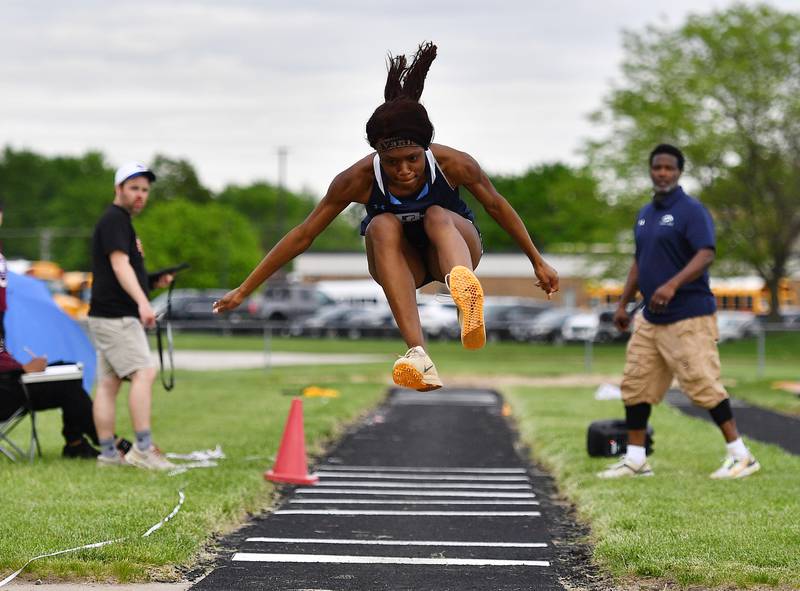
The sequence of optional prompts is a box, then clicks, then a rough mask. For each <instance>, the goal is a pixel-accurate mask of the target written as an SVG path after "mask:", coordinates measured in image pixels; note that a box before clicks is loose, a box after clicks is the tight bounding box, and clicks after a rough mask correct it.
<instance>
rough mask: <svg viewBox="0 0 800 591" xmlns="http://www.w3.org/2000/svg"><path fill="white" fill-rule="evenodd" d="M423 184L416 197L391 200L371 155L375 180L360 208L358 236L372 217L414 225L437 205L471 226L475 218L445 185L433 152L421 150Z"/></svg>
mask: <svg viewBox="0 0 800 591" xmlns="http://www.w3.org/2000/svg"><path fill="white" fill-rule="evenodd" d="M425 160H426V161H425V178H426V180H425V184H424V185H423V186H422V189H420V191H419V192H418V193H417V194H416V195H409V196H406V197H395V196H394V195H392V194H391V193H390V192H389V188H388V187H389V183H388V180H387V179H386V175H385V173H384V172H383V169H382V168H381V161H380V157H379V156H378V155H377V154H375V157H374V158H373V160H372V166H373V168H374V170H375V180H374V181H373V183H372V193H371V194H370V196H369V201H368V202H367V203H366V204H365V205H364V209H365V210H366V213H367V215H366V216H365V217H364V219H363V220H362V221H361V235H362V236H363V235H364V234H365V233H366V231H367V225H369V222H370V221H371V220H372V218H374V217H375V216H376V215H380V214H383V213H393V214H394V215H396V216H397V218H398V219H399V220H400V221H401V222H403V223H410V222H418V221H420V220H421V219H422V218H423V216H424V215H425V210H426V209H428V208H429V207H430V206H431V205H439V206H441V207H444V208H445V209H449V210H450V211H452V212H455V213H457V214H458V215H460V216H462V217H465V218H466V219H468V220H469V221H471V222H474V221H475V216H474V215H473V213H472V210H470V208H469V207H467V204H466V203H464V201H463V200H462V199H461V197H460V196H459V194H458V187H456V188H453V187H451V186H450V183H448V182H447V179H446V178H445V176H444V174H443V173H442V170H441V169H440V168H439V165H438V164H437V163H436V158H434V156H433V152H431V151H430V150H425Z"/></svg>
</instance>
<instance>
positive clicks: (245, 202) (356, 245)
mask: <svg viewBox="0 0 800 591" xmlns="http://www.w3.org/2000/svg"><path fill="white" fill-rule="evenodd" d="M218 199H219V202H220V203H225V204H229V205H231V206H232V207H234V208H235V209H236V210H237V211H239V212H241V213H243V214H244V215H245V216H246V217H247V218H248V219H249V220H250V222H251V223H252V224H253V226H254V228H255V229H256V232H257V233H258V236H259V237H260V241H261V245H262V248H263V249H264V250H265V251H266V250H268V249H270V248H272V247H273V246H274V245H275V244H276V243H277V241H278V240H280V238H281V237H282V236H283V235H284V234H285V233H286V232H288V231H289V230H290V229H291V228H293V227H294V226H296V225H297V224H299V223H300V222H302V221H303V220H304V219H305V218H306V217H307V216H308V214H309V213H311V210H312V209H314V206H315V205H316V203H317V202H316V199H314V197H312V196H311V195H302V194H300V195H298V194H295V193H292V192H290V191H286V190H279V189H278V188H277V187H275V186H273V185H270V184H268V183H264V182H257V183H253V184H251V185H246V186H240V185H229V186H228V187H226V188H225V189H224V190H223V191H222V192H221V193H220V194H219V197H218ZM362 209H363V208H362ZM360 248H361V239H360V237H359V235H358V230H357V229H356V228H355V224H354V223H353V220H351V218H350V217H349V216H348V215H345V216H340V217H339V218H337V219H335V220H334V221H333V222H332V223H331V225H330V226H328V228H326V230H325V231H324V232H323V233H322V234H321V235H320V236H319V237H318V238H317V239H316V240H315V241H314V244H313V245H312V246H311V249H310V250H312V251H349V250H360Z"/></svg>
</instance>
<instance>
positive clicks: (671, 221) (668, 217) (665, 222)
mask: <svg viewBox="0 0 800 591" xmlns="http://www.w3.org/2000/svg"><path fill="white" fill-rule="evenodd" d="M658 225H659V226H674V225H675V218H674V217H672V214H671V213H665V214H664V215H662V216H661V220H659V222H658Z"/></svg>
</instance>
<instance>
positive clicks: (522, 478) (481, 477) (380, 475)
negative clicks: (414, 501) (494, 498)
mask: <svg viewBox="0 0 800 591" xmlns="http://www.w3.org/2000/svg"><path fill="white" fill-rule="evenodd" d="M314 475H315V476H319V477H320V478H371V479H375V480H379V479H387V478H388V479H391V478H394V479H395V480H462V481H478V482H530V480H529V479H528V477H527V476H526V475H524V474H520V475H519V476H492V475H487V474H463V475H458V474H398V473H394V474H392V473H391V472H375V473H365V472H337V471H333V472H331V471H319V472H315V473H314Z"/></svg>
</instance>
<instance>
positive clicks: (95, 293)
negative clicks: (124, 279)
mask: <svg viewBox="0 0 800 591" xmlns="http://www.w3.org/2000/svg"><path fill="white" fill-rule="evenodd" d="M115 250H120V251H122V252H124V253H125V254H127V255H128V259H129V260H130V263H131V266H132V267H133V270H134V271H135V272H136V278H137V279H138V280H139V285H140V286H141V287H142V290H144V293H145V294H147V293H148V291H149V290H148V278H147V271H145V268H144V257H143V256H142V253H141V251H140V250H139V244H138V239H137V238H136V232H135V231H134V229H133V224H132V223H131V215H130V214H129V213H128V212H127V211H125V210H124V209H123V208H121V207H119V206H118V205H113V204H112V205H110V206H109V207H108V209H106V211H105V213H104V214H103V217H101V218H100V221H99V222H97V225H96V226H95V228H94V234H93V235H92V274H93V279H92V301H91V304H90V306H89V316H100V317H103V318H121V317H123V316H133V317H135V318H138V317H139V306H137V305H136V302H134V301H133V298H132V297H131V296H129V295H128V292H126V291H125V290H124V289H123V288H122V286H121V285H120V283H119V281H118V280H117V276H116V275H114V269H113V268H112V267H111V259H109V255H110V254H111V253H112V252H114V251H115Z"/></svg>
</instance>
